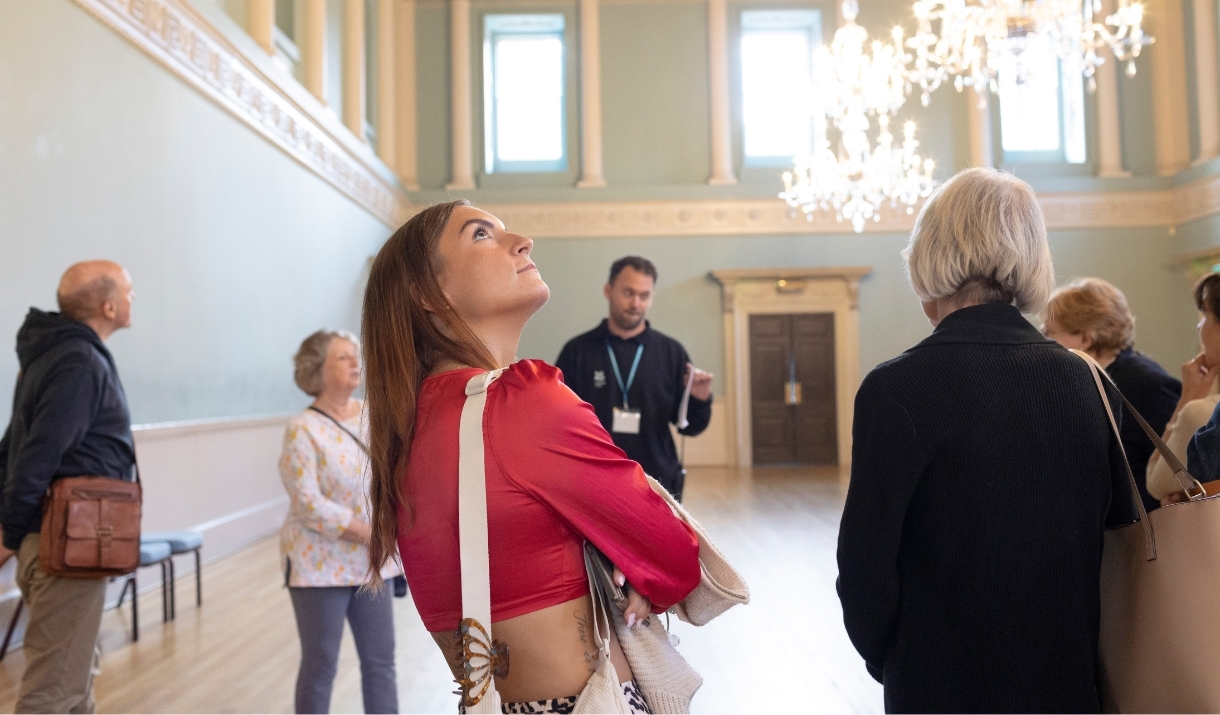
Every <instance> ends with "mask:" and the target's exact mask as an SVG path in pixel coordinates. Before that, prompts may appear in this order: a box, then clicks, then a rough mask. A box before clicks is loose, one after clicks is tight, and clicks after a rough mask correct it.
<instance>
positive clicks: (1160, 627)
mask: <svg viewBox="0 0 1220 715" xmlns="http://www.w3.org/2000/svg"><path fill="white" fill-rule="evenodd" d="M1073 352H1075V353H1076V354H1077V355H1079V356H1080V357H1082V358H1083V359H1084V360H1085V361H1086V362H1087V363H1088V364H1089V368H1090V369H1091V370H1092V372H1093V380H1094V382H1095V383H1096V385H1097V391H1098V392H1099V393H1100V394H1101V399H1102V404H1104V405H1105V407H1106V413H1107V415H1108V416H1109V418H1110V426H1111V429H1113V430H1114V434H1115V437H1116V438H1118V425H1117V423H1116V422H1115V420H1114V415H1113V413H1112V412H1111V411H1110V402H1109V400H1108V399H1107V398H1106V393H1105V388H1104V386H1103V382H1102V380H1103V379H1105V380H1109V376H1108V375H1106V373H1105V371H1104V370H1102V369H1101V367H1100V366H1099V365H1098V364H1097V363H1096V362H1095V361H1094V360H1093V359H1092V358H1091V357H1089V356H1088V355H1086V354H1084V353H1081V352H1078V351H1073ZM1111 384H1113V383H1112V381H1111ZM1120 394H1121V393H1120ZM1123 401H1124V402H1125V403H1126V405H1127V409H1128V410H1130V412H1131V414H1132V415H1133V416H1134V417H1135V419H1136V420H1137V421H1138V422H1139V424H1140V426H1141V427H1142V428H1143V430H1144V432H1145V433H1147V435H1148V438H1149V439H1151V440H1152V443H1153V444H1155V445H1156V448H1157V451H1159V452H1160V454H1161V459H1164V460H1165V463H1166V464H1168V465H1169V467H1170V469H1171V470H1173V473H1174V476H1175V477H1176V478H1177V480H1178V482H1179V484H1180V486H1181V487H1182V491H1183V492H1185V493H1186V494H1187V496H1189V498H1190V500H1189V501H1185V502H1181V503H1179V504H1171V505H1169V506H1165V507H1161V508H1160V509H1157V510H1156V511H1154V512H1152V513H1151V514H1148V513H1146V512H1145V511H1144V505H1143V501H1142V500H1141V499H1140V496H1139V490H1138V489H1137V488H1136V486H1135V478H1134V476H1133V475H1131V470H1130V467H1128V469H1127V474H1128V476H1129V477H1130V481H1131V490H1132V496H1133V498H1134V500H1135V504H1136V507H1137V509H1138V510H1139V514H1140V522H1139V523H1137V524H1130V525H1128V526H1124V527H1121V528H1118V529H1113V530H1110V531H1107V532H1106V537H1105V550H1104V552H1103V554H1102V563H1101V638H1100V642H1099V650H1100V663H1101V673H1100V680H1101V706H1102V709H1103V711H1105V712H1120V713H1214V712H1220V678H1217V677H1216V676H1215V663H1216V660H1217V658H1218V657H1220V619H1215V618H1212V617H1211V613H1212V612H1213V611H1214V610H1215V603H1216V598H1217V596H1218V595H1220V497H1216V496H1212V497H1208V496H1206V495H1205V494H1204V490H1203V488H1202V487H1201V486H1200V485H1199V482H1198V481H1196V480H1195V479H1194V478H1193V477H1191V476H1190V474H1188V473H1187V471H1186V468H1185V467H1183V466H1182V462H1181V460H1179V459H1178V458H1177V457H1176V456H1175V455H1174V454H1173V452H1172V451H1170V449H1169V448H1168V447H1166V446H1165V443H1164V442H1162V441H1161V438H1160V435H1158V434H1156V432H1155V431H1154V430H1153V429H1152V428H1151V427H1150V426H1149V425H1148V423H1147V422H1145V421H1144V419H1143V417H1140V416H1139V414H1138V413H1136V412H1135V409H1134V408H1133V407H1132V406H1131V403H1129V402H1127V400H1126V398H1125V397H1124V398H1123ZM1120 444H1121V442H1120Z"/></svg>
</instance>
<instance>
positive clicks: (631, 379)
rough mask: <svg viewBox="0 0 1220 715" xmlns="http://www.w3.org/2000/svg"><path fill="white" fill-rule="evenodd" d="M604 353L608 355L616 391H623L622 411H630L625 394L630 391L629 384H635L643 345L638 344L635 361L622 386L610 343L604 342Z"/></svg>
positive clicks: (616, 361)
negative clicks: (616, 386) (616, 384)
mask: <svg viewBox="0 0 1220 715" xmlns="http://www.w3.org/2000/svg"><path fill="white" fill-rule="evenodd" d="M606 352H608V353H610V367H612V368H614V379H615V380H617V381H618V389H620V390H622V391H623V409H624V410H627V409H631V408H630V406H629V405H628V404H627V393H628V392H629V391H630V390H631V383H633V382H635V371H636V369H637V368H639V366H640V356H641V355H643V354H644V345H643V343H641V344H640V346H639V347H638V348H636V349H635V361H634V362H632V363H631V374H629V375H627V383H626V384H623V373H621V372H619V369H618V358H616V357H615V356H614V348H612V347H610V341H609V340H607V341H606Z"/></svg>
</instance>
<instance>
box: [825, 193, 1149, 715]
mask: <svg viewBox="0 0 1220 715" xmlns="http://www.w3.org/2000/svg"><path fill="white" fill-rule="evenodd" d="M904 256H905V258H906V261H907V269H908V273H909V276H910V279H911V285H912V287H913V288H914V289H915V293H916V295H917V296H918V297H919V299H920V301H921V303H922V304H923V310H924V313H925V314H926V315H927V316H928V319H929V321H931V323H932V324H933V325H934V326H935V329H934V330H933V332H932V335H931V336H930V337H928V338H927V339H926V340H924V341H923V342H921V343H919V344H918V345H916V346H915V347H913V348H911V349H910V350H908V351H906V352H905V353H903V354H902V355H899V356H898V357H896V358H894V359H893V360H890V361H888V362H885V363H882V364H881V365H879V366H877V367H876V368H875V369H874V370H873V371H872V372H871V373H869V375H868V377H867V378H865V380H864V382H863V384H861V386H860V390H859V392H858V393H857V396H856V407H855V424H854V426H853V428H852V436H853V440H854V442H853V447H852V467H851V486H850V488H849V489H848V494H847V504H846V506H845V507H844V511H843V522H842V526H841V529H840V532H839V554H838V557H839V596H840V599H841V601H842V604H843V618H844V621H845V624H846V626H847V632H848V634H849V635H850V637H851V639H852V643H853V644H855V646H856V649H857V650H858V651H859V652H860V654H861V655H862V656H864V660H865V662H866V664H867V666H868V668H869V671H870V672H871V673H872V674H873V676H874V677H876V678H877V679H878V680H879V681H881V682H882V683H883V684H884V685H885V706H886V710H887V711H891V712H1097V711H1098V710H1099V708H1100V703H1099V698H1098V692H1097V636H1098V623H1099V616H1100V614H1099V598H1100V596H1099V585H1098V584H1099V579H1100V571H1101V549H1102V536H1103V531H1104V530H1105V529H1106V528H1107V526H1109V525H1117V524H1120V523H1129V522H1130V521H1131V520H1132V518H1133V516H1132V515H1133V511H1132V510H1133V502H1132V499H1131V491H1130V487H1129V486H1128V479H1127V474H1126V471H1125V467H1124V465H1123V464H1122V461H1121V460H1122V456H1121V453H1120V451H1119V446H1118V440H1117V439H1116V438H1115V437H1113V436H1112V433H1111V429H1110V425H1109V422H1108V420H1107V417H1106V413H1105V410H1104V407H1103V403H1102V401H1101V399H1100V397H1099V396H1098V393H1097V388H1096V387H1095V386H1094V383H1093V378H1092V375H1091V374H1090V371H1089V368H1088V367H1087V366H1086V365H1085V363H1084V362H1083V361H1082V360H1081V359H1080V358H1078V357H1076V356H1075V355H1072V354H1071V353H1070V352H1068V351H1067V350H1066V349H1064V348H1063V347H1062V346H1060V345H1058V344H1057V343H1055V342H1053V341H1051V340H1048V339H1047V338H1045V337H1043V336H1042V334H1041V333H1039V332H1038V330H1037V328H1035V327H1034V326H1033V325H1031V324H1030V322H1029V321H1027V320H1026V319H1025V318H1024V317H1023V316H1022V313H1027V314H1036V313H1038V312H1039V311H1040V310H1041V309H1042V308H1043V306H1044V305H1045V304H1046V301H1047V298H1048V296H1049V295H1050V293H1051V289H1052V288H1053V287H1054V270H1053V267H1052V265H1051V255H1050V248H1049V246H1048V244H1047V238H1046V226H1045V224H1044V222H1043V219H1042V211H1041V209H1040V208H1039V205H1038V200H1037V198H1036V197H1035V196H1034V192H1033V190H1032V189H1031V188H1030V187H1029V186H1028V185H1027V184H1025V183H1024V182H1022V181H1020V180H1018V179H1016V178H1015V177H1013V176H1011V175H1009V174H1003V173H1000V172H996V171H993V170H990V169H970V170H967V171H964V172H962V173H960V174H958V175H957V176H955V177H953V178H952V179H950V180H949V181H948V182H946V183H945V185H944V186H943V187H941V188H940V189H939V190H938V191H937V192H936V193H935V194H933V195H932V196H931V197H930V198H929V199H928V201H927V203H926V204H925V206H924V208H923V210H922V212H921V213H920V215H919V219H918V220H917V221H916V224H915V229H914V231H913V232H912V234H911V242H910V245H909V247H908V248H907V250H906V251H905V252H904ZM1110 398H1111V400H1110V401H1111V403H1112V405H1113V409H1114V410H1115V412H1116V413H1117V411H1118V410H1120V409H1121V404H1119V403H1118V402H1117V396H1116V395H1111V396H1110Z"/></svg>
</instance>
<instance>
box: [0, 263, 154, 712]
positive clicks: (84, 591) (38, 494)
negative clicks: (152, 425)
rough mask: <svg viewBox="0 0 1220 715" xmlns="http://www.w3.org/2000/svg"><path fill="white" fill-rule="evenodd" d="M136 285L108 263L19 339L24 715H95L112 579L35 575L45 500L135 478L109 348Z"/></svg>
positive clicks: (85, 266) (70, 280)
mask: <svg viewBox="0 0 1220 715" xmlns="http://www.w3.org/2000/svg"><path fill="white" fill-rule="evenodd" d="M134 297H135V293H134V292H132V290H131V277H130V276H128V275H127V271H125V270H123V267H122V266H120V265H118V264H116V263H111V262H110V261H87V262H85V263H77V264H76V265H74V266H72V267H71V268H69V269H68V270H67V272H66V273H64V276H63V278H62V279H61V280H60V283H59V290H58V292H57V298H58V301H59V309H60V312H58V313H45V312H43V311H41V310H38V309H37V308H30V312H29V315H27V316H26V319H25V323H24V324H23V325H22V326H21V329H20V330H19V331H18V332H17V358H18V362H19V364H20V367H21V372H19V373H18V374H17V388H16V391H15V393H14V395H13V414H12V418H11V419H10V422H9V426H8V429H7V430H6V431H5V433H4V438H3V439H0V485H2V488H3V495H2V498H0V524H3V532H4V543H3V546H2V547H0V564H3V563H4V562H6V561H8V559H9V558H11V557H12V556H13V555H14V554H16V556H17V585H18V586H19V587H20V588H21V597H22V599H23V600H24V601H25V604H26V606H27V607H28V609H29V614H30V620H29V625H28V626H26V631H25V645H24V651H25V662H26V667H25V673H24V674H23V675H22V678H21V686H20V688H19V690H18V693H17V707H16V711H17V712H19V713H20V712H44V713H82V712H93V709H94V702H93V673H94V672H95V671H96V667H97V650H96V648H97V635H98V630H99V628H100V627H101V622H102V605H103V603H104V601H105V596H106V579H105V578H92V579H81V578H63V577H59V576H52V575H50V574H48V573H46V572H45V571H43V570H42V569H41V568H40V567H39V564H38V531H39V529H40V527H41V526H42V501H43V497H44V495H45V494H46V493H47V489H48V487H50V485H51V482H53V481H55V480H57V479H61V478H64V477H77V476H103V477H113V478H115V479H123V480H128V481H130V480H133V479H134V478H135V442H134V441H133V440H132V436H131V417H130V415H129V413H128V410H127V396H126V395H125V394H124V392H123V385H122V383H121V382H119V373H118V370H117V369H116V368H115V365H114V358H112V357H111V355H110V351H109V350H107V349H106V346H105V344H104V341H105V340H106V339H107V338H109V337H110V335H111V334H113V333H114V332H115V331H116V330H119V329H120V328H126V327H130V325H131V302H132V299H133V298H134Z"/></svg>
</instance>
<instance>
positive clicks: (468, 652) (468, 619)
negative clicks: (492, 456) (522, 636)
mask: <svg viewBox="0 0 1220 715" xmlns="http://www.w3.org/2000/svg"><path fill="white" fill-rule="evenodd" d="M503 372H504V371H503V370H494V371H491V372H485V373H482V374H480V375H476V376H474V377H472V378H471V379H470V381H469V382H468V383H466V403H465V404H464V405H463V406H462V419H461V422H460V427H459V432H458V439H459V441H458V545H459V549H460V554H461V563H462V626H461V632H462V646H463V660H464V661H465V667H466V677H465V682H462V683H461V684H462V688H463V691H464V697H463V704H464V705H465V706H466V712H468V713H498V712H500V695H499V693H497V692H496V685H495V680H494V678H493V677H492V676H493V674H494V673H495V672H496V671H497V670H502V671H503V673H502V675H505V674H507V668H508V658H507V654H506V653H500V652H499V650H500V649H499V648H498V645H499V644H497V643H496V642H495V641H493V639H492V635H491V576H490V571H489V570H488V557H487V473H486V471H485V465H484V463H483V450H484V445H483V408H484V407H485V405H486V404H487V388H488V387H489V386H490V385H491V383H493V382H495V381H496V380H497V379H498V378H499V377H500V374H501V373H503Z"/></svg>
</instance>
